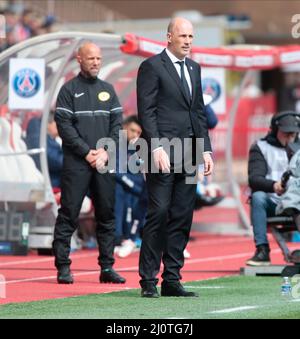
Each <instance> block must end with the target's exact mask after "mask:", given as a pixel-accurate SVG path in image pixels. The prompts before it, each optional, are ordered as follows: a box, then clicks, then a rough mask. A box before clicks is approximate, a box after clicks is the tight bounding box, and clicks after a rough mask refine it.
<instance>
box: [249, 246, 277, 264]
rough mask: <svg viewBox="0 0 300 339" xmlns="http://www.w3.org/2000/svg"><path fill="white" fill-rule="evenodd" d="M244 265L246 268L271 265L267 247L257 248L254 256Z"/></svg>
mask: <svg viewBox="0 0 300 339" xmlns="http://www.w3.org/2000/svg"><path fill="white" fill-rule="evenodd" d="M246 264H247V265H248V266H269V265H270V264H271V260H270V247H269V245H259V246H257V248H256V252H255V254H254V256H253V257H252V258H250V259H249V260H248V261H247V262H246Z"/></svg>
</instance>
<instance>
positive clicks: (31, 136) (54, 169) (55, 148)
mask: <svg viewBox="0 0 300 339" xmlns="http://www.w3.org/2000/svg"><path fill="white" fill-rule="evenodd" d="M40 129H41V119H40V118H33V119H31V120H30V121H29V124H28V127H27V133H26V134H27V136H26V144H27V147H28V149H33V148H39V147H40ZM58 138H59V137H58V131H57V126H56V122H55V121H54V113H53V112H50V115H49V120H48V130H47V158H48V166H49V174H50V180H51V185H52V187H53V188H60V176H61V171H62V166H63V152H62V148H61V144H60V143H59V142H58V140H59V139H58ZM32 157H33V160H34V162H35V164H36V166H37V168H38V169H41V165H40V156H39V154H37V155H33V156H32Z"/></svg>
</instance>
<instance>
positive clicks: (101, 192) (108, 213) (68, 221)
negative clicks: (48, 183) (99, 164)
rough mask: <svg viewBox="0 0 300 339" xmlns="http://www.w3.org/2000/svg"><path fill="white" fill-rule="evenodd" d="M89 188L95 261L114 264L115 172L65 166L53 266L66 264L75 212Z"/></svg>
mask: <svg viewBox="0 0 300 339" xmlns="http://www.w3.org/2000/svg"><path fill="white" fill-rule="evenodd" d="M88 191H90V193H91V196H92V200H93V203H94V209H95V218H96V225H97V226H96V237H97V241H98V245H99V258H98V263H99V265H100V267H101V268H102V269H106V268H111V267H112V266H113V264H114V256H113V252H114V237H115V215H114V203H115V176H114V175H113V174H99V173H98V172H97V171H96V170H94V169H92V168H91V169H66V170H64V171H63V174H62V180H61V208H60V209H59V211H58V217H57V220H56V225H55V230H54V241H53V251H54V255H55V266H56V267H57V268H59V267H60V266H62V265H70V264H71V260H70V258H69V255H70V245H71V238H72V235H73V233H74V231H75V230H76V229H77V227H78V216H79V213H80V209H81V205H82V202H83V199H84V197H85V196H86V195H87V193H88Z"/></svg>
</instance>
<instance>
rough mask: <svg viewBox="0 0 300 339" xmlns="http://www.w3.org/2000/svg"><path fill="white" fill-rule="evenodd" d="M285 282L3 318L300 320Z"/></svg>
mask: <svg viewBox="0 0 300 339" xmlns="http://www.w3.org/2000/svg"><path fill="white" fill-rule="evenodd" d="M281 282H282V279H281V278H269V277H268V278H260V277H229V278H222V279H216V280H210V281H200V282H191V283H186V284H185V286H186V288H187V289H189V290H192V291H195V292H198V293H199V295H200V297H199V298H169V297H168V298H166V297H161V298H159V299H145V298H141V297H140V290H129V291H124V292H114V293H109V294H99V295H88V296H84V297H74V298H67V299H59V300H45V301H39V302H32V303H22V304H10V305H3V306H0V318H73V319H74V318H96V319H168V318H169V319H171V318H189V319H190V318H194V319H220V318H221V319H224V318H228V319H253V318H254V319H260V318H264V319H265V318H280V319H286V318H288V319H299V318H300V288H299V286H295V289H298V293H299V299H293V298H288V299H286V298H284V297H282V296H281V293H280V287H281Z"/></svg>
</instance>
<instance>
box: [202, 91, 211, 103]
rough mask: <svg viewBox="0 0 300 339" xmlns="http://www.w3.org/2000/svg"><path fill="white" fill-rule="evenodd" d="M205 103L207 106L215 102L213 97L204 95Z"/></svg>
mask: <svg viewBox="0 0 300 339" xmlns="http://www.w3.org/2000/svg"><path fill="white" fill-rule="evenodd" d="M203 101H204V105H205V106H207V105H209V104H210V103H211V102H212V101H213V98H212V96H211V95H208V94H205V93H203Z"/></svg>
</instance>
